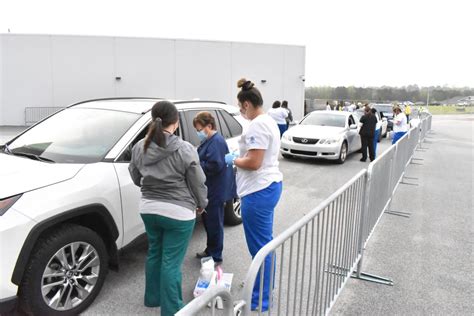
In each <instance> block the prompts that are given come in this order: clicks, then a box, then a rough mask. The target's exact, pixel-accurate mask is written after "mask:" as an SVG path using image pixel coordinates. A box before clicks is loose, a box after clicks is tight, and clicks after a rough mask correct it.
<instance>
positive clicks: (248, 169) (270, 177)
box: [226, 79, 283, 311]
mask: <svg viewBox="0 0 474 316" xmlns="http://www.w3.org/2000/svg"><path fill="white" fill-rule="evenodd" d="M237 86H238V87H239V88H240V89H241V90H240V91H239V93H238V95H237V99H238V101H239V108H240V113H241V114H242V116H243V117H244V118H246V119H248V120H250V124H249V126H248V128H247V129H246V131H244V134H242V137H241V139H240V140H239V151H240V153H239V155H236V154H235V153H231V154H227V155H226V162H227V163H228V164H234V165H235V166H236V167H237V193H238V195H239V197H240V199H241V212H242V222H243V226H244V232H245V239H246V241H247V247H248V249H249V251H250V254H251V255H252V257H255V255H256V254H257V252H258V251H259V250H260V249H261V248H262V247H263V246H265V245H266V244H267V243H269V242H270V241H271V240H272V239H273V214H274V211H275V207H276V205H277V203H278V201H279V200H280V196H281V192H282V180H283V175H282V173H281V172H280V170H279V169H278V156H279V150H280V130H279V128H278V126H277V124H276V122H275V121H274V120H273V119H272V118H271V117H270V116H269V115H268V114H266V113H265V111H264V110H263V107H262V105H263V99H262V95H261V94H260V91H259V90H258V89H257V88H256V87H255V86H254V84H253V83H252V82H251V81H248V80H246V79H240V80H239V81H238V83H237ZM270 270H271V256H268V257H267V258H265V272H264V281H263V297H262V311H267V310H268V306H269V305H270V304H271V301H270V300H269V297H270V296H271V291H272V289H270V276H271V273H273V272H272V271H270ZM259 292H260V272H259V274H258V276H257V279H256V281H255V285H254V288H253V294H252V306H251V308H252V309H254V310H255V309H256V308H257V307H258V303H259Z"/></svg>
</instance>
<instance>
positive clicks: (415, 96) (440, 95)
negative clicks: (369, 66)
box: [305, 85, 474, 103]
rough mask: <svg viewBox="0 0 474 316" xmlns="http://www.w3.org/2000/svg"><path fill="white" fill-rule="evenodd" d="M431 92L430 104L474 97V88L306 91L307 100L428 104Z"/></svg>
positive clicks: (383, 88)
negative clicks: (427, 100)
mask: <svg viewBox="0 0 474 316" xmlns="http://www.w3.org/2000/svg"><path fill="white" fill-rule="evenodd" d="M428 92H429V100H430V103H433V102H443V101H446V100H449V99H452V98H456V97H460V98H462V97H467V96H474V88H469V87H465V88H451V87H440V86H436V87H418V86H417V85H409V86H404V87H387V86H382V87H369V88H361V87H354V86H350V87H328V86H320V87H308V88H306V91H305V98H306V99H328V100H370V101H379V102H383V101H401V102H402V101H411V102H426V99H427V97H428Z"/></svg>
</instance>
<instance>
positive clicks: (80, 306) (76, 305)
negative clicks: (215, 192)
mask: <svg viewBox="0 0 474 316" xmlns="http://www.w3.org/2000/svg"><path fill="white" fill-rule="evenodd" d="M156 101H158V100H157V99H150V98H148V99H147V98H143V99H139V98H122V99H101V100H91V101H85V102H81V103H77V104H74V105H72V106H69V107H67V108H65V109H64V110H61V111H59V112H57V113H55V114H53V115H52V116H50V117H48V118H46V119H45V120H43V121H41V122H39V123H38V124H36V125H34V126H32V127H30V128H29V129H27V130H26V131H24V132H23V133H21V134H20V135H19V136H17V137H15V138H13V139H12V140H10V141H8V142H7V143H6V144H5V145H4V146H3V148H2V150H1V153H0V166H1V169H0V178H1V182H0V243H1V246H0V257H1V258H2V260H1V261H0V280H2V282H1V284H0V312H1V313H3V312H5V311H6V310H8V309H11V308H12V307H14V305H16V302H17V301H19V302H20V306H21V308H22V309H24V310H25V311H26V312H27V313H34V314H35V315H53V314H54V315H78V314H79V313H80V312H81V311H83V310H85V309H86V308H87V307H88V306H89V305H90V304H91V303H92V301H93V300H94V299H95V297H96V296H97V294H98V293H99V291H100V288H101V287H102V284H103V282H104V279H105V276H106V274H107V271H108V268H109V266H111V267H117V265H118V255H117V254H118V250H119V249H121V248H123V247H124V246H127V245H130V244H131V243H132V241H134V240H135V239H137V238H138V237H140V236H142V235H143V234H144V232H145V230H144V225H143V223H142V220H141V218H140V216H139V213H138V204H139V198H140V190H139V188H138V187H137V186H135V185H134V184H133V182H132V180H131V178H130V175H129V172H128V165H129V161H130V158H131V149H132V146H133V145H134V144H135V143H137V142H138V141H139V140H140V139H142V138H143V137H144V136H145V135H146V131H147V127H148V125H149V124H150V121H151V115H150V109H151V107H152V106H153V104H154V103H155V102H156ZM175 104H176V106H177V108H178V110H179V129H178V130H177V134H178V135H179V136H181V137H182V138H183V139H184V140H187V141H190V142H191V143H192V144H194V145H198V143H199V140H198V137H197V135H196V132H195V130H194V128H193V124H192V119H193V118H194V116H195V115H196V113H197V112H199V111H203V110H207V111H210V112H211V113H212V114H213V115H214V116H215V117H216V123H217V129H218V130H219V132H220V133H222V135H223V136H224V137H225V138H226V139H227V142H228V144H229V147H230V148H231V150H235V149H237V148H238V144H237V141H238V138H239V136H240V135H241V133H242V126H241V124H240V123H239V120H242V118H241V117H240V113H239V109H238V108H237V107H234V106H230V105H227V104H224V103H220V102H211V101H176V102H175ZM234 202H235V203H234ZM225 221H226V223H227V224H230V225H237V224H239V223H241V217H240V204H239V203H238V201H229V202H227V206H226V214H225Z"/></svg>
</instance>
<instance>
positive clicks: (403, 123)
mask: <svg viewBox="0 0 474 316" xmlns="http://www.w3.org/2000/svg"><path fill="white" fill-rule="evenodd" d="M393 132H394V133H398V132H408V124H407V117H406V115H405V113H403V112H402V113H400V114H398V115H397V116H395V117H394V118H393Z"/></svg>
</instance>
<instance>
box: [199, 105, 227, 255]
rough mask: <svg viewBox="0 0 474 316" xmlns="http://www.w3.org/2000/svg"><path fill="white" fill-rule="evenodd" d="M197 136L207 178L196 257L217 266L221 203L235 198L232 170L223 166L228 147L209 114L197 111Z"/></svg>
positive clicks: (221, 244)
mask: <svg viewBox="0 0 474 316" xmlns="http://www.w3.org/2000/svg"><path fill="white" fill-rule="evenodd" d="M193 125H194V128H195V129H196V133H197V135H198V137H199V139H200V140H201V145H199V147H198V154H199V161H200V162H201V167H202V169H203V170H204V174H205V175H206V186H207V199H208V201H209V203H208V205H207V207H206V212H203V213H202V220H203V223H204V228H205V229H206V233H207V245H206V249H205V250H204V251H202V252H198V253H197V254H196V257H197V258H204V257H208V256H212V258H213V259H214V262H215V263H216V264H220V263H222V250H223V248H224V204H225V202H226V201H229V200H231V199H233V198H234V197H235V194H234V192H235V177H234V170H233V168H232V167H231V166H227V165H226V163H225V159H224V157H225V155H226V154H228V153H229V147H228V146H227V142H226V141H225V139H224V137H223V136H222V135H221V134H219V132H217V130H216V120H215V118H214V117H213V116H212V114H211V113H209V112H205V111H204V112H199V113H198V114H197V115H196V117H194V119H193Z"/></svg>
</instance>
